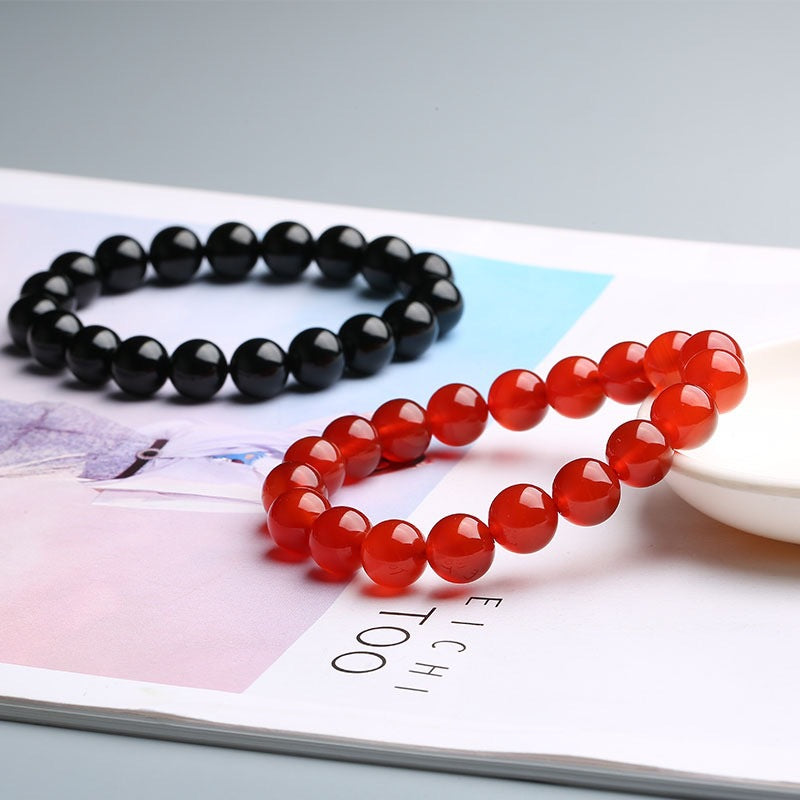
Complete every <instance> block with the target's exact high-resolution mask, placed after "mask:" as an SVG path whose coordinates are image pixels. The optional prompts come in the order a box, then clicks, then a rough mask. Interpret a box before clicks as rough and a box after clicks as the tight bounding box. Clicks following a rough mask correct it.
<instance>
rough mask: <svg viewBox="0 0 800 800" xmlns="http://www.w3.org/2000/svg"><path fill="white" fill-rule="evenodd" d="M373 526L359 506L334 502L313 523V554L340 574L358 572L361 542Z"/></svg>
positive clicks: (330, 569)
mask: <svg viewBox="0 0 800 800" xmlns="http://www.w3.org/2000/svg"><path fill="white" fill-rule="evenodd" d="M369 527H370V526H369V520H368V519H367V518H366V517H365V516H364V515H363V514H362V513H361V512H360V511H358V510H357V509H355V508H347V507H345V506H334V507H333V508H329V509H327V510H325V511H323V512H322V513H321V514H320V515H319V516H318V517H317V518H316V519H315V520H314V523H313V525H312V526H311V535H310V537H309V540H308V546H309V549H310V550H311V557H312V558H313V559H314V561H316V562H317V564H318V565H319V566H320V567H322V569H326V570H328V572H333V573H334V574H336V575H349V574H350V573H352V572H355V571H356V570H357V569H358V568H359V567H360V566H361V544H362V542H363V541H364V536H365V535H366V533H367V531H368V530H369Z"/></svg>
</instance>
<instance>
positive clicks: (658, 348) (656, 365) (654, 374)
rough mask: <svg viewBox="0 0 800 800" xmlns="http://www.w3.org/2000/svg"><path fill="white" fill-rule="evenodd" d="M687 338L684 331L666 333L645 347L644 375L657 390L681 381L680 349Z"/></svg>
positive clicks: (688, 335)
mask: <svg viewBox="0 0 800 800" xmlns="http://www.w3.org/2000/svg"><path fill="white" fill-rule="evenodd" d="M689 337H690V334H688V333H686V331H667V332H666V333H662V334H660V335H659V336H656V338H655V339H653V341H652V342H650V344H649V345H648V346H647V350H646V352H645V354H644V374H645V375H646V376H647V380H649V381H650V383H652V384H653V386H655V387H656V388H657V389H658V388H661V387H663V386H671V385H672V384H673V383H679V382H680V381H681V348H682V347H683V345H684V344H685V343H686V341H687V340H688V339H689Z"/></svg>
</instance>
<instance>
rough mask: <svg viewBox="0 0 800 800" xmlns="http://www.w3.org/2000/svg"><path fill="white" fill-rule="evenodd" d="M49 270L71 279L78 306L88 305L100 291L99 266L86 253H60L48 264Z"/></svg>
mask: <svg viewBox="0 0 800 800" xmlns="http://www.w3.org/2000/svg"><path fill="white" fill-rule="evenodd" d="M50 272H55V273H57V274H58V275H66V276H67V277H68V278H69V279H70V281H72V286H73V288H74V290H75V297H76V298H77V299H78V308H83V307H84V306H88V305H89V303H91V302H92V300H94V299H95V298H96V297H97V296H98V295H99V294H100V292H101V291H102V288H103V284H102V281H101V278H100V267H98V266H97V262H96V261H95V260H94V259H93V258H92V257H91V256H88V255H86V253H78V252H75V251H71V252H69V253H62V254H61V255H60V256H59V257H58V258H56V259H55V261H53V263H52V264H51V265H50Z"/></svg>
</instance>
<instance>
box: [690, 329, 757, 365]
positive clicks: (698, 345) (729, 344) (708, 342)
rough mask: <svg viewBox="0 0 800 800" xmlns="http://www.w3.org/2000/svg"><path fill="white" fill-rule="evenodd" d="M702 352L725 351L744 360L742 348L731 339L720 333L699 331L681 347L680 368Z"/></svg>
mask: <svg viewBox="0 0 800 800" xmlns="http://www.w3.org/2000/svg"><path fill="white" fill-rule="evenodd" d="M703 350H726V351H727V352H729V353H733V354H734V355H735V356H736V357H737V358H739V359H741V360H744V356H743V355H742V348H741V347H739V344H738V343H737V342H736V340H735V339H733V337H731V336H728V334H727V333H723V332H722V331H700V333H696V334H694V336H690V337H689V338H688V339H687V340H686V341H685V342H684V344H683V347H681V366H685V365H686V364H688V363H689V361H690V360H691V359H692V357H693V356H696V355H697V354H698V353H701V352H702V351H703Z"/></svg>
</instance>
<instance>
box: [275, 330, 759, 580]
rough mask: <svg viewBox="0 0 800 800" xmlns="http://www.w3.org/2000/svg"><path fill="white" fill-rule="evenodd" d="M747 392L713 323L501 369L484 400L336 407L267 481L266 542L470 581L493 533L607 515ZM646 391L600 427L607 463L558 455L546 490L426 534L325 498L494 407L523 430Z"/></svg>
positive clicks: (385, 569)
mask: <svg viewBox="0 0 800 800" xmlns="http://www.w3.org/2000/svg"><path fill="white" fill-rule="evenodd" d="M746 390H747V372H746V370H745V367H744V363H743V357H742V351H741V348H740V347H739V345H738V344H737V343H736V342H735V341H734V340H733V339H732V338H731V337H730V336H728V335H727V334H725V333H722V332H721V331H702V332H701V333H697V334H695V335H694V336H690V335H689V334H688V333H685V332H683V331H669V332H668V333H663V334H661V335H660V336H657V337H656V338H655V339H654V340H653V341H652V342H651V343H650V345H649V346H647V347H646V346H645V345H643V344H640V343H638V342H621V343H619V344H616V345H614V346H613V347H611V348H610V349H609V350H608V351H607V352H606V353H605V355H604V356H603V357H602V358H601V359H600V361H599V362H594V361H592V360H591V359H589V358H585V357H583V356H571V357H569V358H564V359H562V360H561V361H559V362H558V363H557V364H556V365H555V366H554V367H553V368H552V369H551V370H550V372H549V373H548V375H547V378H546V379H545V380H542V378H540V377H539V376H538V375H536V374H535V373H533V372H530V371H529V370H525V369H515V370H510V371H508V372H504V373H503V374H502V375H500V376H499V377H498V378H496V379H495V381H494V383H492V385H491V388H490V389H489V395H488V400H484V399H483V397H482V396H481V395H480V394H479V393H478V392H477V391H476V390H475V389H473V388H472V387H471V386H467V385H465V384H455V383H453V384H448V385H447V386H443V387H441V388H440V389H437V390H436V391H435V392H434V393H433V395H432V396H431V398H430V400H429V401H428V404H427V406H426V407H425V408H423V407H422V406H420V405H418V404H417V403H415V402H414V401H413V400H407V399H403V398H400V399H396V400H389V401H388V402H386V403H384V404H383V405H381V406H380V407H379V408H378V409H377V410H376V411H375V413H374V414H373V415H372V418H371V419H369V420H368V419H365V418H364V417H359V416H353V415H350V416H344V417H339V418H338V419H335V420H334V421H333V422H331V423H330V425H328V427H327V428H325V430H324V431H323V433H322V436H306V437H304V438H302V439H300V440H298V441H296V442H295V443H294V444H293V445H291V447H289V449H288V450H287V451H286V453H285V455H284V460H283V463H281V464H279V465H278V466H277V467H275V468H274V469H273V470H272V471H271V472H270V473H269V475H268V476H267V478H266V480H265V481H264V485H263V489H262V502H263V504H264V508H265V509H266V511H267V526H268V528H269V532H270V535H271V536H272V539H273V540H274V542H275V543H276V544H277V545H279V546H280V547H283V548H285V549H287V550H291V551H293V552H295V553H300V554H304V555H308V554H310V555H311V557H312V558H313V559H314V561H315V562H316V563H317V564H318V565H319V566H320V567H322V568H323V569H324V570H327V571H329V572H331V573H334V574H337V575H348V574H351V573H353V572H355V571H356V570H357V569H358V568H359V567H363V569H364V571H365V572H366V573H367V575H368V576H369V577H370V578H371V579H372V580H373V581H374V582H375V583H377V584H380V585H381V586H387V587H395V588H401V587H404V586H408V585H409V584H411V583H413V582H414V581H415V580H417V578H419V576H420V575H421V574H422V573H423V571H424V569H425V566H426V564H430V566H431V567H432V568H433V570H434V572H436V573H437V574H438V575H440V576H441V577H442V578H444V579H445V580H447V581H451V582H453V583H467V582H469V581H474V580H476V579H478V578H480V577H481V576H482V575H483V574H484V573H485V572H486V571H487V570H488V569H489V567H490V566H491V563H492V559H493V558H494V546H495V543H497V544H499V545H501V546H502V547H505V548H506V549H507V550H511V551H512V552H514V553H533V552H536V551H537V550H541V549H542V548H543V547H544V546H545V545H547V544H548V542H550V540H551V539H552V538H553V536H554V535H555V532H556V527H557V525H558V518H559V516H562V517H564V519H567V520H569V521H570V522H572V523H574V524H576V525H597V524H599V523H601V522H604V521H605V520H607V519H608V518H609V517H610V516H611V515H612V514H613V513H614V511H615V510H616V508H617V506H618V505H619V501H620V482H622V483H626V484H628V485H629V486H638V487H644V486H652V485H653V484H655V483H657V482H658V481H660V480H661V479H662V478H663V477H664V476H665V475H666V474H667V472H668V471H669V469H670V466H671V464H672V458H673V452H674V450H677V449H684V448H692V447H698V446H699V445H701V444H703V443H704V442H705V441H707V440H708V439H709V437H710V436H711V435H712V434H713V432H714V430H715V428H716V425H717V418H718V412H725V411H729V410H731V409H732V408H735V407H736V406H737V405H738V404H739V403H740V402H741V400H742V398H743V397H744V394H745V392H746ZM651 393H654V394H655V397H654V400H653V403H652V406H651V409H650V419H649V420H645V419H633V420H629V421H628V422H624V423H623V424H622V425H620V426H619V427H617V428H616V430H614V432H613V433H612V434H611V436H610V437H609V438H608V443H607V445H606V461H600V460H598V459H594V458H578V459H575V460H574V461H570V462H569V463H568V464H565V465H564V466H563V467H562V468H561V469H560V470H559V471H558V473H557V474H556V476H555V478H554V480H553V487H552V492H551V493H550V494H548V493H547V492H545V491H544V490H543V489H540V488H539V487H538V486H533V485H531V484H516V485H514V486H509V487H507V488H506V489H503V490H502V491H501V492H500V493H499V494H498V495H497V496H496V497H495V498H494V500H492V502H491V505H490V506H489V513H488V516H487V521H486V522H483V521H481V520H479V519H477V518H476V517H474V516H471V515H469V514H450V515H448V516H446V517H444V518H443V519H441V520H439V522H437V523H436V524H435V525H434V526H433V528H432V529H431V531H430V533H429V534H428V537H427V540H426V539H425V538H424V537H423V535H422V533H421V532H420V531H419V530H418V529H417V528H415V527H414V526H413V525H412V524H411V523H410V522H407V521H404V520H399V519H390V520H384V521H382V522H378V523H376V524H375V525H372V524H371V523H370V521H369V520H368V519H367V517H366V516H364V514H362V513H361V512H360V511H358V510H357V509H355V508H349V507H346V506H333V507H332V506H331V504H330V501H329V499H328V498H329V497H331V496H332V495H333V493H334V492H335V491H336V490H337V489H338V488H339V487H340V486H341V485H342V484H343V483H344V481H345V479H349V480H351V481H352V480H360V479H362V478H365V477H367V476H369V475H370V474H372V473H373V472H374V471H375V470H376V469H377V468H378V467H379V465H381V464H388V463H394V464H406V463H412V462H415V461H417V460H418V459H420V458H421V457H422V456H423V455H424V453H425V451H426V450H427V448H428V445H429V444H430V442H431V438H432V437H435V438H436V439H438V440H439V441H440V442H442V443H443V444H446V445H450V446H453V447H460V446H463V445H467V444H470V443H472V442H474V441H475V440H476V439H477V438H478V437H479V436H480V434H481V433H482V432H483V430H484V428H485V427H486V424H487V421H488V417H489V415H490V414H491V416H492V417H493V418H494V419H495V420H496V421H497V422H499V423H500V425H502V426H503V427H505V428H508V429H510V430H514V431H522V430H527V429H529V428H532V427H534V426H535V425H537V424H538V423H539V422H541V420H542V419H543V418H544V416H545V414H546V412H547V409H548V407H552V408H554V409H555V410H556V411H558V412H559V413H561V414H563V415H564V416H567V417H573V418H580V417H587V416H589V415H590V414H592V413H594V412H595V411H597V410H598V409H599V408H600V406H601V405H602V404H603V402H604V400H605V398H606V397H608V398H610V399H612V400H616V401H618V402H620V403H640V402H642V401H643V400H644V399H645V398H646V397H647V396H648V395H650V394H651Z"/></svg>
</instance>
